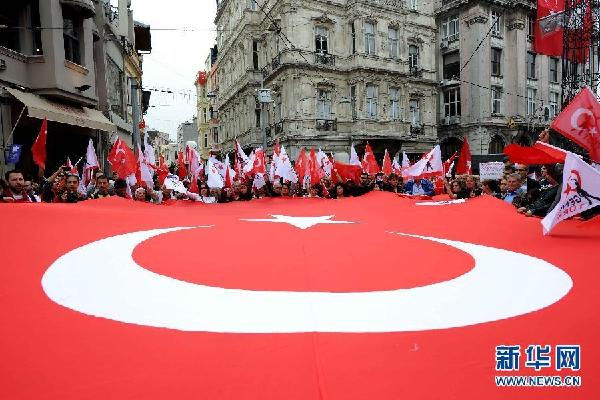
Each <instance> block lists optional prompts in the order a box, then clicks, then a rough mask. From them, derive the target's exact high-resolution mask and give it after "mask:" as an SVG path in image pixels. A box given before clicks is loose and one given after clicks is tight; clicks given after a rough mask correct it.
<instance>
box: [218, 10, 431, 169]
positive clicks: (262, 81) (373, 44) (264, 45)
mask: <svg viewBox="0 0 600 400" xmlns="http://www.w3.org/2000/svg"><path fill="white" fill-rule="evenodd" d="M433 12H434V4H433V2H424V3H423V4H420V2H418V1H416V0H413V1H410V2H409V3H407V4H405V3H404V2H403V1H401V0H376V1H373V0H369V1H367V0H333V1H327V2H324V1H319V0H303V1H298V0H266V1H264V2H258V3H257V2H256V1H253V0H250V1H248V0H221V1H219V4H218V9H217V16H216V19H215V24H216V25H217V32H218V33H217V46H218V49H219V55H218V68H219V74H218V85H219V88H218V94H217V97H216V103H217V106H218V110H219V117H220V124H219V126H218V139H219V140H218V142H219V144H220V146H222V150H223V151H226V152H229V151H231V150H232V149H233V145H234V140H235V138H236V137H237V139H238V140H239V141H240V143H241V144H242V145H243V146H245V147H255V146H259V145H262V143H263V140H264V138H263V132H264V134H265V135H266V141H267V143H268V145H269V146H272V144H273V143H274V141H275V139H276V138H279V140H280V142H281V143H282V144H284V145H286V146H287V148H288V151H289V152H290V154H291V155H292V157H295V156H296V154H297V152H298V151H299V149H300V147H303V146H304V147H310V146H317V147H320V148H322V149H323V150H325V151H328V152H333V153H335V154H336V155H337V156H338V157H339V158H341V159H344V158H347V157H348V152H349V147H350V144H351V143H355V144H357V145H358V147H360V146H361V145H364V144H365V143H366V142H367V141H368V142H369V143H370V144H371V146H372V147H373V148H374V151H375V152H376V154H378V155H379V156H382V154H383V151H384V149H385V148H387V149H388V150H389V151H390V152H395V151H398V150H399V149H403V150H405V151H407V152H409V153H414V154H422V153H423V152H424V151H426V150H428V149H430V148H431V147H432V145H433V143H434V142H435V141H436V140H437V112H436V110H437V108H438V103H437V99H438V80H437V71H436V67H437V64H436V62H437V57H436V53H437V49H438V48H439V44H438V43H437V40H436V25H435V19H434V18H433V17H432V15H433ZM261 87H264V88H266V89H270V91H271V98H272V102H271V103H268V104H266V105H265V106H264V107H262V108H261V104H260V103H258V102H257V89H259V88H261Z"/></svg>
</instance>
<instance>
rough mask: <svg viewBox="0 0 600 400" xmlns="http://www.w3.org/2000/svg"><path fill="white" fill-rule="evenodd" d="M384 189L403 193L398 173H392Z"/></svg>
mask: <svg viewBox="0 0 600 400" xmlns="http://www.w3.org/2000/svg"><path fill="white" fill-rule="evenodd" d="M383 190H384V191H386V192H393V193H402V187H401V186H400V179H399V178H398V175H396V174H394V173H392V174H390V176H389V178H388V180H387V182H386V183H385V184H384V185H383Z"/></svg>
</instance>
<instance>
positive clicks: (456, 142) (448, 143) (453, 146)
mask: <svg viewBox="0 0 600 400" xmlns="http://www.w3.org/2000/svg"><path fill="white" fill-rule="evenodd" d="M440 147H441V150H442V159H443V160H447V159H448V158H450V157H451V156H452V154H454V153H455V152H457V151H460V148H461V147H462V140H460V139H459V138H455V137H450V138H446V139H444V140H443V141H442V144H441V146H440Z"/></svg>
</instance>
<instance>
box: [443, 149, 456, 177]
mask: <svg viewBox="0 0 600 400" xmlns="http://www.w3.org/2000/svg"><path fill="white" fill-rule="evenodd" d="M457 155H458V151H455V152H454V154H452V156H450V158H449V159H447V160H446V161H445V162H444V176H446V174H448V172H450V170H451V169H452V164H453V163H454V160H455V159H456V156H457Z"/></svg>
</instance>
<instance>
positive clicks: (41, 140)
mask: <svg viewBox="0 0 600 400" xmlns="http://www.w3.org/2000/svg"><path fill="white" fill-rule="evenodd" d="M47 137H48V120H47V119H46V118H44V121H42V127H41V128H40V133H39V134H38V137H37V139H35V142H34V143H33V146H32V147H31V152H32V153H33V162H35V163H36V164H37V166H38V167H40V169H41V170H45V169H46V138H47Z"/></svg>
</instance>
